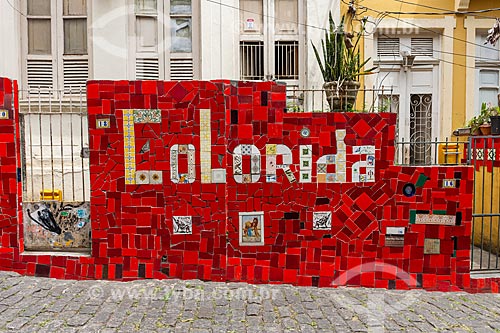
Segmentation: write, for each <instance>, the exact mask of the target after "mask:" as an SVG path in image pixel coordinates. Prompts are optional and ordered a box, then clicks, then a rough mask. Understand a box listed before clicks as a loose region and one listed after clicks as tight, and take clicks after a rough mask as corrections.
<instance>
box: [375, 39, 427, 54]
mask: <svg viewBox="0 0 500 333" xmlns="http://www.w3.org/2000/svg"><path fill="white" fill-rule="evenodd" d="M434 48H435V46H434V39H433V38H432V37H405V38H396V37H388V36H379V37H378V38H377V56H378V57H379V58H380V59H381V60H383V59H384V58H385V59H388V58H389V57H390V58H393V59H394V58H395V57H401V52H403V51H407V52H409V53H410V54H412V55H414V56H417V57H419V58H422V57H428V58H432V57H434Z"/></svg>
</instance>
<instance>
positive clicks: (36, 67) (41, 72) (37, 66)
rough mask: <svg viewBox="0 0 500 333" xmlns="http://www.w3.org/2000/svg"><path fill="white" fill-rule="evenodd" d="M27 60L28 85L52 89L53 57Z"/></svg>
mask: <svg viewBox="0 0 500 333" xmlns="http://www.w3.org/2000/svg"><path fill="white" fill-rule="evenodd" d="M27 62H28V63H27V69H28V70H27V74H28V75H27V76H28V87H29V88H38V87H40V88H46V89H52V87H53V70H52V59H28V60H27Z"/></svg>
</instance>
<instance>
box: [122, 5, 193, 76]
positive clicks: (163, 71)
mask: <svg viewBox="0 0 500 333" xmlns="http://www.w3.org/2000/svg"><path fill="white" fill-rule="evenodd" d="M128 4H129V8H130V10H129V20H128V21H129V29H128V32H129V36H132V38H130V47H129V59H130V61H129V76H130V77H131V78H133V79H136V64H137V58H138V54H140V56H143V55H144V57H146V56H147V55H151V56H156V52H150V53H148V52H138V49H137V39H136V38H137V37H136V24H137V20H136V16H137V14H136V10H135V0H128ZM141 16H156V17H157V18H158V20H157V27H158V47H157V56H158V67H159V80H169V79H171V73H170V64H171V59H186V60H191V61H192V64H193V79H195V80H196V79H198V78H199V77H200V67H201V60H200V57H199V55H200V3H199V1H195V0H192V1H191V15H190V17H191V39H192V41H191V42H192V52H191V53H171V52H170V45H171V44H172V40H171V39H172V38H171V35H170V33H171V27H170V19H171V17H187V16H189V15H187V14H180V15H173V16H171V15H170V0H157V13H156V14H153V13H144V14H141Z"/></svg>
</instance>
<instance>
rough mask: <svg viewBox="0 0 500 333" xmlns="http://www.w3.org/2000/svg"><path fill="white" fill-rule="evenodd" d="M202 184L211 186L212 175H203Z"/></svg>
mask: <svg viewBox="0 0 500 333" xmlns="http://www.w3.org/2000/svg"><path fill="white" fill-rule="evenodd" d="M201 182H202V183H203V184H210V183H211V182H212V177H211V175H207V174H203V173H202V174H201Z"/></svg>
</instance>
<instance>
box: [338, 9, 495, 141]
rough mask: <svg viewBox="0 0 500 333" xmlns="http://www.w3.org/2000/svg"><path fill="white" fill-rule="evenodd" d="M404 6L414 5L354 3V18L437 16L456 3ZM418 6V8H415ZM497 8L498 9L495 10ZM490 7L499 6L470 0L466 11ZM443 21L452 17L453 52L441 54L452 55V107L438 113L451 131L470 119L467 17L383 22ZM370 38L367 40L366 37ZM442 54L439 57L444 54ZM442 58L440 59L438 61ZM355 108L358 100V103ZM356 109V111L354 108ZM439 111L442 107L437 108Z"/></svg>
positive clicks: (447, 133)
mask: <svg viewBox="0 0 500 333" xmlns="http://www.w3.org/2000/svg"><path fill="white" fill-rule="evenodd" d="M408 2H413V3H416V4H415V5H414V4H409V3H403V2H399V1H397V0H386V1H380V0H356V1H355V3H356V8H357V15H358V18H361V17H363V16H370V17H380V15H381V12H404V13H410V12H418V13H439V12H442V11H443V10H446V11H455V6H456V2H457V1H456V0H440V1H435V0H408ZM417 4H418V5H417ZM419 5H423V6H429V7H435V8H439V9H442V10H438V9H432V8H425V7H422V6H419ZM497 5H498V6H497ZM492 7H500V3H498V4H497V3H495V1H492V0H471V1H470V8H469V10H482V9H487V8H492ZM347 8H348V6H347V5H346V4H345V3H344V2H342V3H341V12H342V13H346V11H347ZM478 15H484V16H492V17H496V16H498V17H500V12H499V11H497V12H490V13H485V14H478ZM443 17H452V18H453V19H454V20H455V29H454V32H453V36H451V37H453V38H455V39H454V40H453V50H442V51H444V52H445V53H446V52H453V53H455V55H453V63H454V65H453V87H452V90H453V91H452V93H453V103H452V105H449V106H448V107H449V108H450V110H441V112H445V116H444V118H445V119H443V121H446V122H449V121H451V124H452V131H453V130H454V129H457V128H460V127H464V125H465V124H466V123H467V121H468V120H469V119H468V118H470V116H467V111H466V96H467V95H470V94H474V93H475V91H467V89H466V82H467V80H475V76H474V77H467V73H466V65H467V63H466V59H467V57H466V54H467V50H466V47H467V44H468V43H467V42H466V40H467V29H466V28H465V26H464V19H465V18H466V17H467V14H458V15H456V14H452V13H451V14H444V15H426V14H420V15H417V14H396V13H391V14H388V16H387V18H390V19H396V18H397V19H400V20H406V19H411V18H425V19H442V18H443ZM476 18H477V19H481V17H478V16H476ZM424 32H425V31H424ZM370 38H371V37H370ZM442 38H449V37H442ZM470 42H471V43H475V42H476V41H475V40H471V41H470ZM445 53H442V54H445ZM470 56H474V54H471V55H470ZM441 58H442V57H441ZM441 89H449V87H442V86H441ZM358 104H359V100H358ZM358 107H360V106H359V105H358ZM441 107H442V108H443V107H446V106H443V105H441ZM472 112H473V110H469V114H471V113H472ZM448 115H451V119H448ZM451 135H452V133H451V132H448V131H446V133H441V137H445V136H451Z"/></svg>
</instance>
